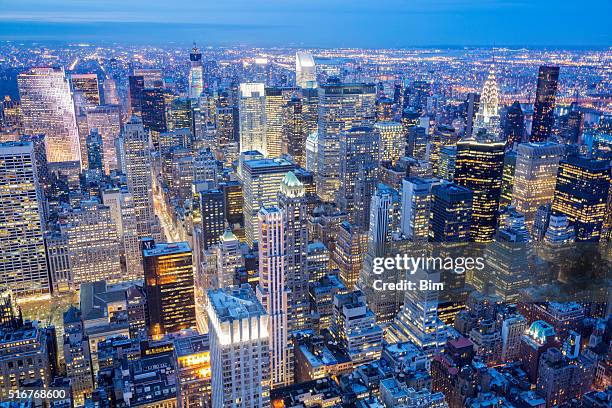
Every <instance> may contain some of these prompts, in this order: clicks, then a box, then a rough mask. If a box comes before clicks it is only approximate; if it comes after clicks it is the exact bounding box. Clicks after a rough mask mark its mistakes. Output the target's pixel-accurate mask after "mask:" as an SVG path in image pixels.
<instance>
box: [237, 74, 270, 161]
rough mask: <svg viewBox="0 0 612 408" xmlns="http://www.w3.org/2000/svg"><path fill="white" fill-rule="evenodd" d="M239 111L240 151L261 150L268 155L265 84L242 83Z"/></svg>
mask: <svg viewBox="0 0 612 408" xmlns="http://www.w3.org/2000/svg"><path fill="white" fill-rule="evenodd" d="M238 113H239V117H240V152H246V151H249V150H259V151H260V152H262V153H263V154H264V155H267V153H266V152H267V150H266V149H267V145H266V95H265V86H264V84H262V83H243V84H240V105H239V107H238Z"/></svg>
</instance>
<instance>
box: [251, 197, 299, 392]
mask: <svg viewBox="0 0 612 408" xmlns="http://www.w3.org/2000/svg"><path fill="white" fill-rule="evenodd" d="M258 220H259V285H258V286H257V298H258V299H259V301H260V302H261V304H262V305H263V307H264V308H265V310H266V311H267V313H268V316H269V320H268V333H269V336H270V371H271V387H272V388H277V387H283V386H286V385H289V384H291V383H293V348H292V346H291V343H290V342H289V315H288V312H289V299H288V295H289V294H290V289H289V281H288V279H287V264H288V261H287V243H286V239H287V238H286V237H287V235H286V216H285V215H284V212H283V211H281V210H280V209H279V208H278V207H267V208H262V209H261V210H260V211H259V213H258Z"/></svg>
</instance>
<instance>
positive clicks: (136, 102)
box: [128, 75, 145, 117]
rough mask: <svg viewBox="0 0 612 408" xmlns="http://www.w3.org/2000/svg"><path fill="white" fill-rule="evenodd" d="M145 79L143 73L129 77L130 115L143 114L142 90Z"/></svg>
mask: <svg viewBox="0 0 612 408" xmlns="http://www.w3.org/2000/svg"><path fill="white" fill-rule="evenodd" d="M144 89H145V81H144V77H143V76H142V75H130V76H129V77H128V117H132V116H134V115H135V116H141V115H142V91H143V90H144Z"/></svg>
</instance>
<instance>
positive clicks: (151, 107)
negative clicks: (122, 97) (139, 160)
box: [141, 88, 168, 147]
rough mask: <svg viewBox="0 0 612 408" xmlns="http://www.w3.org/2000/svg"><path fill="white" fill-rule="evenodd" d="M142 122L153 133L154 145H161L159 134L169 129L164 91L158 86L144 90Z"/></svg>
mask: <svg viewBox="0 0 612 408" xmlns="http://www.w3.org/2000/svg"><path fill="white" fill-rule="evenodd" d="M141 109H142V124H143V126H144V127H145V129H148V130H149V131H150V133H151V140H152V141H153V146H155V147H157V146H158V145H159V134H160V133H163V132H165V131H167V130H168V127H167V125H166V102H165V99H164V91H163V90H162V89H158V88H152V89H143V90H142V108H141Z"/></svg>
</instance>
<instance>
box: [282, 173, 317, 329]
mask: <svg viewBox="0 0 612 408" xmlns="http://www.w3.org/2000/svg"><path fill="white" fill-rule="evenodd" d="M278 206H279V207H280V209H281V211H282V212H283V215H284V217H285V235H286V241H285V244H286V256H287V270H286V276H287V286H288V288H289V290H290V291H291V297H290V298H289V316H291V317H290V320H289V330H290V331H294V330H303V329H305V328H307V327H308V326H309V321H308V309H309V298H308V280H309V276H308V268H307V264H306V263H307V260H308V259H307V257H308V226H307V207H306V189H305V188H304V184H302V182H301V181H300V180H298V178H297V177H296V176H295V174H294V173H293V172H291V171H290V172H288V173H287V175H286V176H285V178H283V181H281V186H280V192H279V194H278Z"/></svg>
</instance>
